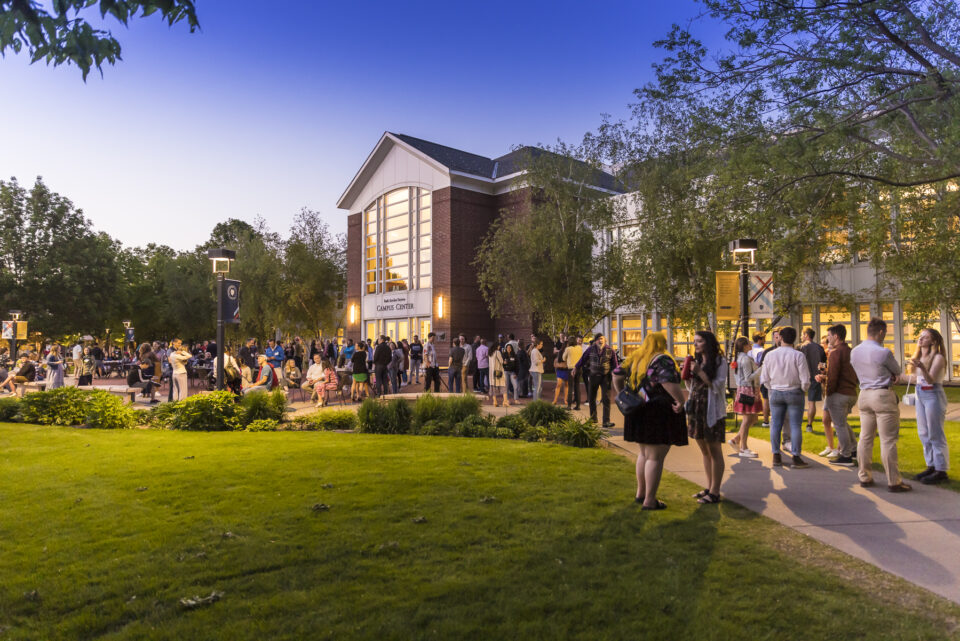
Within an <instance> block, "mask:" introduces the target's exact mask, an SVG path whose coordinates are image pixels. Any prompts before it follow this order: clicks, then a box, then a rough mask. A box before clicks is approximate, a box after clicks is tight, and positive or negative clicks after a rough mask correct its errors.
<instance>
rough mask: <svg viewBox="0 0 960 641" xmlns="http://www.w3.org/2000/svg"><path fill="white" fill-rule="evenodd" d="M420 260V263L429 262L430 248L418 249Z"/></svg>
mask: <svg viewBox="0 0 960 641" xmlns="http://www.w3.org/2000/svg"><path fill="white" fill-rule="evenodd" d="M420 262H421V263H429V262H430V250H429V249H421V250H420Z"/></svg>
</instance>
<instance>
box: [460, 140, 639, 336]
mask: <svg viewBox="0 0 960 641" xmlns="http://www.w3.org/2000/svg"><path fill="white" fill-rule="evenodd" d="M591 152H592V149H591V146H590V145H589V141H587V143H585V144H583V145H579V146H570V145H565V144H563V143H560V144H558V145H556V146H554V147H549V148H548V147H544V148H535V149H534V150H533V151H530V152H529V153H527V154H526V157H525V159H524V161H523V162H522V166H523V167H524V170H525V171H526V174H525V176H524V180H525V181H526V184H527V185H528V186H529V187H530V188H531V199H530V211H529V212H527V213H524V214H521V215H516V214H514V213H511V212H502V213H501V216H500V217H499V219H498V220H497V222H496V223H495V224H494V226H493V228H492V229H491V230H490V232H489V233H488V235H487V236H486V238H485V239H484V240H483V242H482V243H481V245H480V247H479V248H478V250H477V258H476V260H475V261H474V265H476V266H477V268H478V281H479V283H480V289H481V292H482V294H483V296H484V299H485V300H486V302H487V305H488V307H489V308H490V313H491V314H492V315H494V316H502V315H506V314H516V313H521V312H526V313H528V314H529V313H532V314H533V315H534V316H535V318H536V321H537V324H538V326H539V327H540V328H541V329H542V330H543V331H545V332H548V333H550V334H556V333H557V332H560V331H570V330H573V329H576V330H580V331H586V330H589V329H590V328H591V327H593V326H594V325H595V324H596V323H597V321H599V319H601V318H603V317H604V316H605V315H607V314H609V313H610V312H611V311H613V310H614V309H616V308H617V307H618V306H619V305H620V304H622V302H623V300H624V290H623V256H622V252H621V251H620V248H619V246H616V245H613V246H610V247H608V248H607V249H606V251H598V249H599V248H600V246H601V241H602V240H603V237H604V235H605V234H606V233H607V230H609V229H610V228H612V227H613V226H615V225H616V224H617V223H618V221H619V220H620V216H621V215H622V212H621V203H620V201H618V200H616V199H613V198H610V191H605V190H601V189H598V188H597V185H598V182H599V181H598V175H599V172H600V171H601V170H602V167H601V165H600V164H599V163H598V162H597V161H596V160H595V158H592V157H591V155H592V154H591Z"/></svg>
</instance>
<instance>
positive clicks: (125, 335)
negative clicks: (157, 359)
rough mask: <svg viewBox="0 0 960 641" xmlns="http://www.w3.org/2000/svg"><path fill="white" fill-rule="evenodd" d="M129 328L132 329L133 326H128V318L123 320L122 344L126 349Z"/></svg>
mask: <svg viewBox="0 0 960 641" xmlns="http://www.w3.org/2000/svg"><path fill="white" fill-rule="evenodd" d="M131 329H133V328H132V327H130V321H128V320H125V321H123V346H124V349H126V346H127V336H129V335H130V330H131ZM130 342H131V343H132V342H133V341H130ZM132 346H133V345H131V347H132Z"/></svg>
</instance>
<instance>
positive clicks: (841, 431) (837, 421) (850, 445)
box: [823, 392, 857, 456]
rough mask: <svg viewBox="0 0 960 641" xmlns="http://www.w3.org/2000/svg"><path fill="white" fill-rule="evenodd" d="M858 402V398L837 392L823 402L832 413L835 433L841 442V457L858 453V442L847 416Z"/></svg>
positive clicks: (831, 417) (829, 395)
mask: <svg viewBox="0 0 960 641" xmlns="http://www.w3.org/2000/svg"><path fill="white" fill-rule="evenodd" d="M856 402H857V397H856V396H849V395H847V394H839V393H837V392H834V393H833V394H828V395H827V398H826V400H825V401H823V406H824V408H826V410H827V411H828V412H830V420H832V421H833V431H834V432H836V433H837V440H838V441H840V456H853V455H854V454H856V453H857V440H856V438H854V436H853V430H851V429H850V423H849V421H848V420H847V416H848V415H849V414H850V410H851V409H853V404H854V403H856Z"/></svg>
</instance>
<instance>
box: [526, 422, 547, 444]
mask: <svg viewBox="0 0 960 641" xmlns="http://www.w3.org/2000/svg"><path fill="white" fill-rule="evenodd" d="M549 436H550V430H548V429H547V428H546V427H541V426H540V425H531V426H530V427H528V428H527V429H525V430H523V432H521V433H520V438H521V439H522V440H524V441H530V442H536V443H546V442H547V438H548V437H549Z"/></svg>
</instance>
